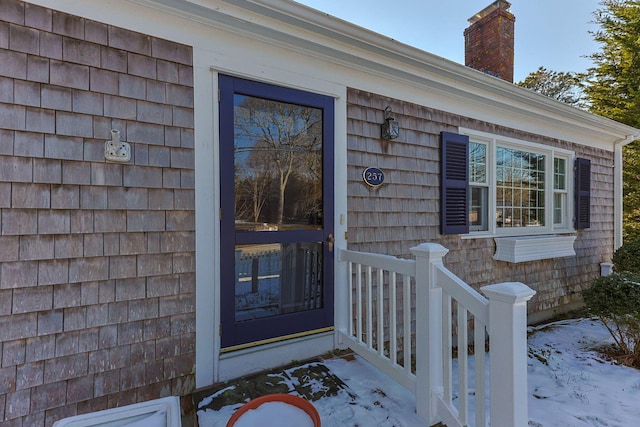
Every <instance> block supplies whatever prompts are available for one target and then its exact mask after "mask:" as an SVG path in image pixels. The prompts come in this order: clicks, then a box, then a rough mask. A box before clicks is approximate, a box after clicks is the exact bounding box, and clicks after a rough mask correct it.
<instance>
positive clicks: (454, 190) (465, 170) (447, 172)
mask: <svg viewBox="0 0 640 427" xmlns="http://www.w3.org/2000/svg"><path fill="white" fill-rule="evenodd" d="M440 136H441V141H442V149H441V158H440V165H441V167H440V172H441V173H440V176H441V180H442V182H441V185H440V233H442V234H466V233H468V232H469V208H468V194H469V137H468V136H466V135H459V134H456V133H450V132H442V133H441V134H440Z"/></svg>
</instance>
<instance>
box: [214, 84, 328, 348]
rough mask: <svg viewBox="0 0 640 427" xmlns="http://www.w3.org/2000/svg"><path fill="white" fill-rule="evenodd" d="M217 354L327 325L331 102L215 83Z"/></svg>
mask: <svg viewBox="0 0 640 427" xmlns="http://www.w3.org/2000/svg"><path fill="white" fill-rule="evenodd" d="M219 83H220V172H221V189H220V194H221V206H222V208H221V242H220V246H221V264H222V265H221V269H222V270H221V280H222V282H221V290H220V296H221V322H222V327H221V334H222V347H223V349H230V348H239V347H238V346H242V345H252V344H255V343H265V342H269V341H272V340H277V339H281V338H286V337H290V336H295V335H297V334H305V333H313V332H316V331H322V330H324V329H326V328H328V327H331V326H332V325H333V283H332V280H333V133H334V131H333V99H332V98H330V97H327V96H323V95H317V94H312V93H307V92H302V91H299V90H293V89H288V88H282V87H277V86H272V85H268V84H263V83H257V82H252V81H248V80H243V79H238V78H234V77H229V76H221V77H220V80H219Z"/></svg>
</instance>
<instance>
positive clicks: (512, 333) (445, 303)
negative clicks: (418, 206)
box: [338, 243, 534, 427]
mask: <svg viewBox="0 0 640 427" xmlns="http://www.w3.org/2000/svg"><path fill="white" fill-rule="evenodd" d="M447 252H448V250H447V249H446V248H444V247H443V246H441V245H439V244H435V243H424V244H421V245H419V246H416V247H414V248H412V249H411V253H412V254H413V255H414V257H415V260H408V259H399V258H395V257H392V256H387V255H379V254H371V253H363V252H355V251H349V250H341V251H340V258H339V260H340V261H343V262H346V263H347V279H348V282H347V283H348V284H349V287H348V296H349V297H348V298H349V301H348V307H349V308H348V310H349V315H348V317H347V319H348V323H347V324H345V325H339V327H338V328H339V330H340V332H341V335H342V338H343V339H344V340H345V341H346V343H347V345H349V347H351V348H352V349H353V350H354V351H355V352H356V353H358V354H359V355H361V356H362V357H363V358H365V359H366V360H368V361H369V362H371V363H372V364H374V365H375V366H376V367H377V368H378V369H380V370H382V371H383V372H385V373H386V374H387V375H389V376H390V377H392V378H393V379H394V380H396V381H397V382H398V383H400V384H402V385H403V386H404V387H405V388H407V389H409V390H410V391H412V392H414V393H415V395H416V403H417V405H416V406H417V412H418V414H419V415H420V416H422V417H423V418H424V419H425V420H427V421H428V422H429V423H430V424H429V425H431V424H433V423H436V422H439V421H442V422H444V423H445V424H446V425H448V426H449V427H454V426H460V427H462V426H466V425H475V426H477V427H480V426H486V425H487V422H488V421H487V420H488V417H487V416H486V410H485V401H486V400H487V398H486V396H485V390H486V387H487V378H485V370H484V366H485V357H486V353H485V342H486V335H487V334H488V335H489V337H490V339H489V343H490V347H489V348H490V352H489V353H490V355H491V356H490V358H489V359H490V363H489V372H490V373H489V379H488V385H489V387H488V388H489V394H490V396H491V398H490V405H489V413H490V417H491V420H492V425H498V426H501V425H508V426H513V427H520V426H522V427H524V426H526V425H527V423H528V417H527V394H526V393H527V383H526V371H527V367H526V362H527V350H526V302H527V301H528V300H529V299H530V298H531V297H532V296H533V295H534V292H533V291H532V290H531V289H530V288H529V287H527V286H526V285H524V284H522V283H501V284H497V285H490V286H485V287H483V288H482V289H481V290H482V292H483V293H484V294H485V295H486V296H487V298H488V299H487V298H485V297H484V296H482V295H481V294H480V293H478V292H477V291H475V290H474V289H473V288H471V287H470V286H469V285H468V284H466V283H465V282H464V281H462V280H461V279H460V278H458V277H457V276H455V275H454V274H453V273H452V272H451V271H449V270H448V269H447V268H446V267H444V265H443V263H442V258H443V257H444V255H445V254H446V253H447ZM454 316H455V326H454V321H453V319H454ZM470 325H471V327H472V328H473V343H474V345H473V362H474V364H475V369H472V370H471V369H470V368H469V364H470V363H469V362H470V356H469V354H468V351H467V349H468V348H469V338H468V337H469V329H470ZM454 329H455V330H454ZM454 338H455V339H456V340H457V341H456V346H454V341H453V339H454ZM454 347H455V348H457V358H456V359H455V360H456V362H457V371H456V372H454V371H453V364H454V357H453V349H454ZM470 371H472V372H473V373H472V374H470ZM471 375H473V385H474V387H473V388H472V387H471V386H470V380H471V378H470V376H471ZM470 395H473V398H472V399H470V398H469V397H470ZM470 413H471V414H474V416H473V417H472V418H473V420H470V419H469V418H470Z"/></svg>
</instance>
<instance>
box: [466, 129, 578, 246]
mask: <svg viewBox="0 0 640 427" xmlns="http://www.w3.org/2000/svg"><path fill="white" fill-rule="evenodd" d="M469 134H470V135H469V144H468V151H469V162H468V175H469V191H468V196H467V197H468V221H469V232H471V233H476V234H492V235H525V234H542V233H547V232H553V231H557V230H562V229H569V228H570V227H571V224H573V223H572V217H571V215H572V214H573V212H572V211H571V209H570V205H569V203H568V200H571V199H570V196H571V194H570V191H571V188H570V187H569V185H568V182H570V181H569V180H570V179H571V178H572V176H571V175H572V173H573V171H572V170H571V169H570V168H569V167H568V165H569V164H570V161H571V157H572V155H573V153H571V152H569V151H566V150H561V149H556V148H553V147H548V146H544V145H540V144H534V143H526V142H524V141H518V140H515V139H512V138H496V137H494V136H491V135H487V134H483V133H476V132H473V133H471V132H469Z"/></svg>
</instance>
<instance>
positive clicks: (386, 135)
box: [380, 107, 400, 139]
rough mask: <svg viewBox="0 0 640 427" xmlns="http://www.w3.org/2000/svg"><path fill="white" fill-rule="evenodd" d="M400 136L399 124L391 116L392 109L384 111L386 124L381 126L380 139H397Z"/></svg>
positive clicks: (388, 108)
mask: <svg viewBox="0 0 640 427" xmlns="http://www.w3.org/2000/svg"><path fill="white" fill-rule="evenodd" d="M399 135H400V127H399V126H398V122H396V119H394V118H393V117H392V116H391V107H387V108H385V109H384V123H382V124H381V125H380V137H381V138H382V139H396V138H397V137H398V136H399Z"/></svg>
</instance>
